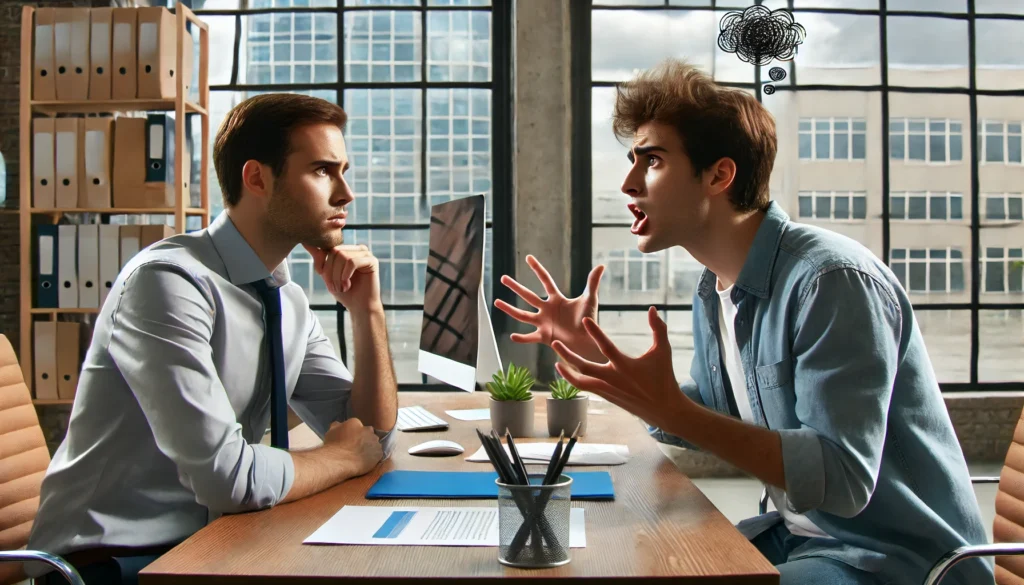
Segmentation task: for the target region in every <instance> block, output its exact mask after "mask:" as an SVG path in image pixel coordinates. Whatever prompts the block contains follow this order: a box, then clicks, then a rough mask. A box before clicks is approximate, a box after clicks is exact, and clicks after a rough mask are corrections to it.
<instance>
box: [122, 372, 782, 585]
mask: <svg viewBox="0 0 1024 585" xmlns="http://www.w3.org/2000/svg"><path fill="white" fill-rule="evenodd" d="M487 400H488V398H487V395H486V394H484V393H474V394H465V393H427V392H424V393H402V394H400V401H401V404H402V405H403V406H409V405H416V404H420V405H423V406H425V407H426V408H428V409H429V410H430V411H431V412H433V413H435V414H437V415H438V416H440V417H441V418H444V419H445V420H448V421H449V422H450V423H451V426H450V427H449V430H448V431H446V432H417V433H404V432H400V433H399V441H398V448H397V450H396V452H395V454H394V455H393V457H392V459H390V460H389V461H386V462H385V463H384V464H382V465H380V466H379V467H378V468H377V469H376V470H374V471H373V472H371V473H370V474H368V475H365V476H363V477H359V478H356V479H353V480H351V481H348V482H346V483H344V484H341V485H339V486H335V487H334V488H332V489H330V490H327V491H325V492H321V493H320V494H317V495H315V496H312V497H310V498H306V499H304V500H300V501H297V502H292V503H290V504H285V505H281V506H277V507H275V508H272V509H269V510H263V511H260V512H253V513H248V514H238V515H233V516H225V517H222V518H220V519H218V520H217V521H215V522H213V523H212V524H210V525H209V526H207V527H206V528H204V529H203V530H200V531H199V532H197V533H196V534H195V535H193V536H192V537H191V538H189V539H188V540H186V541H185V542H184V543H182V544H181V545H179V546H178V547H176V548H175V549H174V550H172V551H170V552H169V553H167V554H165V555H164V556H163V557H161V558H160V559H158V560H157V561H156V562H154V563H153V564H151V565H150V566H148V567H147V568H146V569H145V570H143V571H142V573H141V574H140V583H141V584H142V585H163V584H167V583H188V584H189V585H204V584H210V583H218V584H220V583H242V582H245V583H253V582H256V583H261V584H269V583H296V582H300V581H312V580H316V582H317V583H328V582H330V583H340V582H342V581H351V580H358V579H373V580H374V581H375V582H377V583H380V582H390V581H397V580H398V579H403V580H407V579H415V580H416V581H417V582H418V583H427V582H432V583H446V584H449V583H450V582H451V580H452V579H453V578H455V579H459V580H460V585H463V583H470V582H473V583H476V582H482V581H484V580H489V579H492V578H497V577H506V578H508V577H531V578H542V579H541V580H543V581H565V580H570V579H577V578H580V577H589V578H603V579H602V585H603V584H604V583H612V582H614V583H625V582H637V581H639V580H640V579H646V578H666V579H667V578H671V579H674V580H678V579H684V578H685V579H688V580H687V581H686V582H687V583H757V584H762V583H764V584H768V583H778V582H779V576H778V572H777V571H776V570H775V568H774V567H773V566H772V565H771V564H770V563H769V562H768V561H767V560H766V559H765V558H764V557H763V556H762V555H761V554H760V553H759V552H758V551H757V549H755V548H754V546H753V545H751V544H750V543H749V542H748V541H747V540H746V539H745V538H744V537H743V535H741V534H740V533H739V532H738V531H737V530H736V528H735V527H734V526H733V525H732V524H731V523H730V522H729V521H728V520H727V519H726V518H725V516H723V515H722V514H721V513H720V512H719V511H718V510H717V509H716V508H715V507H714V506H713V505H712V504H711V502H710V501H708V499H707V498H705V497H704V494H703V493H701V492H700V490H698V489H697V488H696V487H695V486H694V485H693V483H691V482H690V480H689V479H688V478H687V477H686V476H684V475H683V474H682V473H680V472H679V470H678V469H677V468H676V467H675V465H673V464H672V462H671V461H669V460H668V459H667V458H666V457H665V456H664V455H663V454H662V453H661V451H660V450H659V449H658V447H657V445H656V444H655V442H654V441H653V439H651V438H649V437H648V436H647V434H646V433H645V432H644V428H643V426H642V425H641V423H640V422H639V421H638V420H637V419H636V418H634V417H633V416H632V415H630V414H628V413H626V412H625V411H623V410H621V409H619V408H617V407H615V406H613V405H611V404H609V403H607V402H597V401H592V403H591V406H590V410H591V413H590V419H589V432H588V436H587V437H584V438H583V439H582V442H587V441H591V442H595V443H624V444H626V445H628V446H629V450H630V455H631V459H630V461H629V462H628V463H626V464H624V465H618V466H609V467H605V468H600V467H596V468H590V467H587V468H580V467H577V468H574V469H578V470H585V469H607V470H608V471H610V472H611V474H612V480H613V482H614V484H615V497H616V499H615V501H614V502H574V504H573V505H574V506H583V507H584V508H585V509H586V511H587V512H586V523H587V524H586V530H587V546H586V548H580V549H572V551H571V553H570V554H571V558H572V562H570V563H569V564H568V565H566V566H563V567H559V568H556V569H547V570H519V569H510V568H506V567H505V566H503V565H501V564H499V563H498V559H497V556H498V552H497V548H492V547H441V546H438V547H426V546H424V547H419V546H417V547H401V546H326V545H304V544H302V541H303V540H305V539H306V538H307V537H308V536H309V535H310V534H312V533H313V532H314V531H316V530H317V529H318V528H319V527H320V526H321V525H322V524H323V523H324V522H326V521H327V520H328V519H329V518H330V517H331V516H333V515H334V514H335V513H336V512H337V511H338V510H339V509H341V507H342V506H344V505H346V504H350V505H360V506H367V505H370V506H374V505H379V506H395V505H399V506H408V505H422V506H481V505H496V503H494V502H491V503H490V504H488V503H486V500H475V501H465V500H462V501H460V500H415V501H412V500H401V501H399V500H366V499H365V498H364V494H365V493H366V491H367V490H368V489H369V488H370V486H371V485H373V483H374V482H375V481H376V480H377V478H379V477H380V475H381V474H382V473H383V472H386V471H389V470H392V469H423V470H453V469H464V470H477V471H489V470H491V469H492V468H491V467H490V465H489V464H487V463H467V462H466V461H465V460H464V459H465V457H467V456H468V455H469V454H470V453H473V452H475V451H476V450H477V449H478V448H479V447H480V441H479V439H477V437H476V434H475V433H474V432H473V429H474V428H477V427H480V428H481V429H484V428H487V429H489V428H490V425H489V423H488V421H475V422H464V421H458V420H454V419H452V418H451V417H449V416H448V415H446V414H444V411H445V410H452V409H465V408H486V407H487ZM535 400H537V405H536V406H537V415H536V417H537V418H536V431H537V440H548V439H547V437H546V436H545V434H546V430H547V424H546V415H545V409H544V407H545V403H546V395H544V394H540V395H538V397H537V398H535ZM595 411H597V412H595ZM436 438H446V439H451V440H454V441H457V442H458V443H460V444H461V445H462V446H463V447H465V449H466V454H464V455H460V456H457V457H444V458H428V457H414V456H411V455H409V454H408V453H407V450H408V448H409V447H410V446H412V445H416V444H419V443H421V442H423V441H426V440H429V439H436ZM522 441H523V442H526V439H522ZM755 511H756V509H755V507H754V504H753V503H751V513H752V514H753V513H754V512H755Z"/></svg>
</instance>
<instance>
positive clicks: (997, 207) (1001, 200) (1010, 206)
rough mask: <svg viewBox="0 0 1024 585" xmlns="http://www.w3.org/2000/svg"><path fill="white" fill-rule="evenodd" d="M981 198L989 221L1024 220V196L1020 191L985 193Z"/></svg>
mask: <svg viewBox="0 0 1024 585" xmlns="http://www.w3.org/2000/svg"><path fill="white" fill-rule="evenodd" d="M981 199H982V203H983V204H984V207H983V208H982V209H984V211H985V215H984V217H985V219H986V220H988V221H1022V220H1024V205H1022V201H1024V198H1022V196H1021V194H1020V193H983V194H982V195H981Z"/></svg>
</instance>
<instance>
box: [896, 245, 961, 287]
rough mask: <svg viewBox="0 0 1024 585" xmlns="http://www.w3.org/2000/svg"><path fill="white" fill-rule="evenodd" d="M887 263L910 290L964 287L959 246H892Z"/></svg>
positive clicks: (901, 282) (902, 283)
mask: <svg viewBox="0 0 1024 585" xmlns="http://www.w3.org/2000/svg"><path fill="white" fill-rule="evenodd" d="M891 258H892V261H891V262H890V265H891V267H892V271H893V273H894V274H896V278H897V279H899V281H900V284H901V285H903V288H904V289H905V290H906V291H907V292H910V293H948V292H959V291H963V290H964V256H963V251H962V250H960V249H959V248H932V249H909V250H908V249H905V248H893V249H892V256H891Z"/></svg>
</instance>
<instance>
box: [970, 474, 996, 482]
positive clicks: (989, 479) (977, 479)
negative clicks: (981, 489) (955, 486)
mask: <svg viewBox="0 0 1024 585" xmlns="http://www.w3.org/2000/svg"><path fill="white" fill-rule="evenodd" d="M971 483H972V484H979V483H999V476H996V477H972V478H971Z"/></svg>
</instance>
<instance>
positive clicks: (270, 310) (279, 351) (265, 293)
mask: <svg viewBox="0 0 1024 585" xmlns="http://www.w3.org/2000/svg"><path fill="white" fill-rule="evenodd" d="M252 284H253V286H255V287H256V290H257V291H259V293H260V298H261V299H262V300H263V321H264V323H265V324H266V327H267V329H266V331H267V332H266V338H267V351H268V352H269V353H270V372H271V376H272V379H273V384H272V386H271V399H270V444H271V445H272V446H274V447H277V448H278V449H287V448H288V397H287V392H288V387H287V382H286V380H287V378H286V377H285V371H284V344H283V343H282V341H281V289H280V288H277V287H271V286H269V285H267V283H266V282H265V281H263V280H257V281H256V282H254V283H252Z"/></svg>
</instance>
